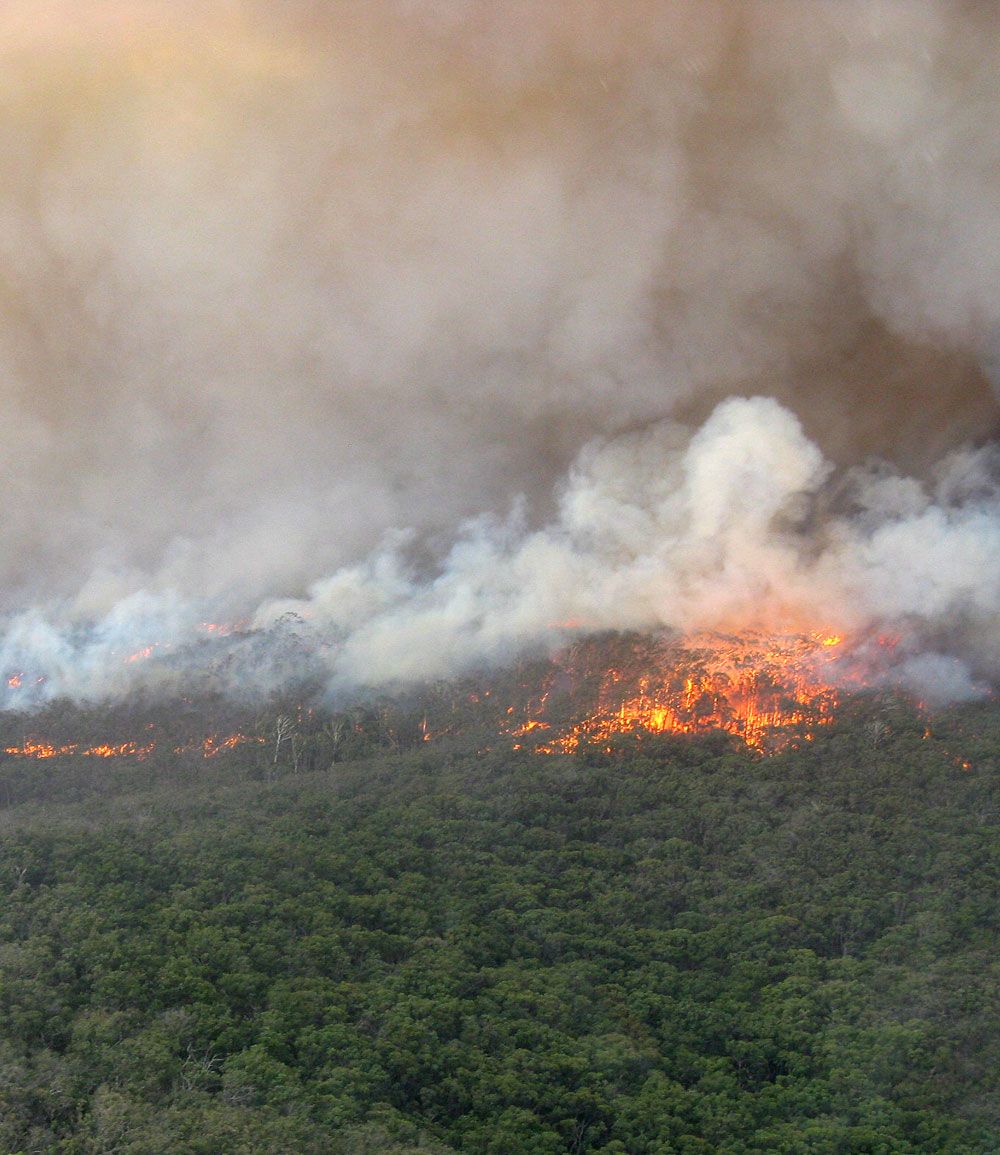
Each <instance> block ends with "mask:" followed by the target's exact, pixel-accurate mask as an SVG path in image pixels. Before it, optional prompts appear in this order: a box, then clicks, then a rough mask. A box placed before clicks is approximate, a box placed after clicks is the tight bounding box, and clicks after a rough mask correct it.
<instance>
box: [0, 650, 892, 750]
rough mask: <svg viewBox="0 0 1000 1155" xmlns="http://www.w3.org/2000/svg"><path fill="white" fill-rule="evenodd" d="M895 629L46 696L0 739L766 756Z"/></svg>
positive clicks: (793, 739)
mask: <svg viewBox="0 0 1000 1155" xmlns="http://www.w3.org/2000/svg"><path fill="white" fill-rule="evenodd" d="M893 641H894V640H893V639H891V638H879V639H872V640H871V642H870V643H868V642H865V641H864V640H859V639H853V638H852V639H847V638H845V637H843V636H841V635H840V634H837V633H833V632H829V631H827V632H822V631H821V632H813V633H796V634H775V633H770V632H765V631H762V630H756V631H743V632H740V633H735V634H724V633H701V634H696V635H691V636H688V637H684V638H682V637H679V636H677V635H668V634H659V635H649V634H606V635H603V636H593V637H588V638H584V639H581V640H579V641H577V642H576V643H574V644H573V645H571V646H569V647H567V648H566V649H564V650H563V651H562V652H561V653H560V654H558V655H556V656H555V657H553V658H549V659H544V660H535V661H524V662H522V663H520V664H519V665H518V666H516V667H514V668H511V669H508V670H506V671H496V670H493V671H489V672H484V673H483V674H482V675H480V676H479V677H478V678H477V677H469V678H465V679H460V680H448V681H441V682H437V683H425V684H424V685H423V686H422V687H418V688H416V689H409V690H406V691H405V692H400V694H398V695H396V696H387V695H383V696H381V697H378V698H376V697H370V698H368V699H367V700H355V701H353V702H349V703H342V704H341V705H340V706H339V707H333V706H330V705H326V706H324V705H321V704H320V703H321V702H322V685H321V684H319V683H317V684H309V683H303V684H301V685H300V686H299V687H298V689H297V691H296V697H295V698H287V697H286V698H283V699H279V697H278V696H276V695H271V696H270V697H268V698H267V699H265V700H263V701H261V700H257V701H255V702H245V703H244V704H242V705H240V704H238V703H237V702H233V701H229V700H228V699H227V698H226V697H225V696H224V695H218V694H217V695H215V696H214V697H213V696H212V695H211V694H206V695H205V696H204V697H202V696H201V695H196V696H195V697H193V698H192V697H189V696H186V697H183V698H180V699H178V700H177V701H175V702H174V703H173V704H170V703H160V706H159V707H150V708H151V709H152V711H153V712H152V713H149V712H146V713H143V707H142V706H141V705H140V704H139V703H138V702H137V703H135V704H133V705H132V706H129V705H127V704H120V705H119V706H117V707H113V706H106V707H104V708H98V707H94V708H93V709H91V711H90V712H89V713H87V712H79V713H74V714H73V716H72V717H70V718H67V717H65V716H63V715H60V713H59V709H58V707H56V706H50V707H48V708H47V710H46V711H43V712H41V713H39V714H33V713H30V712H21V713H17V714H15V713H7V714H5V715H3V717H4V718H5V719H6V727H7V733H6V735H4V736H2V737H0V750H3V752H4V753H5V754H6V755H7V756H8V757H11V758H16V759H36V760H39V759H52V758H117V759H133V760H137V761H142V760H145V759H148V758H150V757H151V756H152V755H153V754H154V753H155V754H156V755H157V757H158V758H159V757H162V756H167V757H169V756H171V755H177V756H184V757H187V758H194V759H196V760H199V761H200V760H202V759H212V758H216V757H219V756H220V755H223V754H228V753H230V752H232V751H234V750H236V749H238V748H240V747H245V746H256V747H259V754H258V755H257V756H256V757H257V761H259V762H260V763H261V765H262V766H263V765H265V764H266V766H267V767H268V768H269V770H268V772H270V770H271V769H273V768H274V767H276V766H277V765H278V764H279V763H281V762H284V761H288V762H289V765H291V766H292V767H293V768H294V769H305V768H313V769H319V768H323V767H326V766H329V765H330V764H332V763H334V762H339V761H348V760H350V759H351V758H353V757H357V756H360V755H362V754H364V753H366V752H368V751H370V750H371V749H373V748H383V749H386V750H389V751H394V752H396V751H402V750H406V749H409V748H412V747H416V746H418V745H422V744H425V743H434V742H438V741H441V740H443V739H447V738H455V737H461V736H462V735H470V734H474V735H475V736H476V741H477V742H480V743H481V745H482V746H483V747H484V748H485V747H490V746H492V745H493V744H494V742H495V741H496V739H497V738H501V739H502V740H506V741H511V742H512V743H513V745H514V748H515V749H530V750H532V751H533V752H536V753H539V754H572V753H573V752H574V751H576V750H577V749H578V748H580V747H581V746H590V745H594V746H598V747H601V746H604V747H608V746H610V745H611V744H612V742H613V740H614V739H615V737H616V736H618V735H623V734H629V735H635V734H644V733H645V734H687V735H701V734H708V733H711V732H713V731H721V732H724V733H727V734H731V735H733V736H734V737H736V738H739V739H740V740H742V741H743V742H744V743H745V744H746V745H747V746H748V747H750V748H751V749H753V750H755V751H758V752H760V753H765V754H766V753H773V752H776V751H779V750H782V749H785V748H787V747H788V746H789V745H793V744H798V743H802V742H811V741H813V739H814V738H815V736H816V732H817V729H818V728H819V727H822V726H825V725H828V724H829V723H831V722H832V721H833V720H834V716H835V713H836V711H837V706H838V702H839V700H840V696H841V694H842V693H843V692H844V691H845V690H850V691H856V690H863V689H865V688H866V687H868V686H871V685H876V684H878V682H879V678H880V676H881V674H884V672H885V671H884V668H883V667H885V666H886V665H887V664H891V662H892V660H893V657H894V654H893V650H894V646H893ZM152 648H153V647H150V649H152ZM310 702H311V703H313V705H312V706H310V705H309V704H308V703H310ZM154 716H155V717H156V718H157V719H158V720H157V721H156V722H152V721H151V720H150V719H151V718H152V717H154ZM140 731H141V733H140Z"/></svg>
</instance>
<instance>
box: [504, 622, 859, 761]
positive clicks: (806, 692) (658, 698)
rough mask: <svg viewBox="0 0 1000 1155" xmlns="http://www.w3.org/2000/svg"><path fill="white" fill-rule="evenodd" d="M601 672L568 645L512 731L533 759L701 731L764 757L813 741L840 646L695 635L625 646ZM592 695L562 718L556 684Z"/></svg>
mask: <svg viewBox="0 0 1000 1155" xmlns="http://www.w3.org/2000/svg"><path fill="white" fill-rule="evenodd" d="M616 649H617V651H618V652H617V653H616V654H615V660H614V661H613V663H612V664H611V665H608V666H607V667H605V668H603V669H601V668H600V667H599V665H595V658H597V657H598V655H597V653H595V649H594V647H593V646H592V645H591V644H589V643H582V644H580V645H579V646H577V647H574V649H573V650H572V651H570V654H569V656H568V661H566V662H565V663H564V664H563V665H562V666H561V668H560V669H559V670H558V671H557V673H556V674H555V676H554V677H553V678H552V680H551V681H550V684H549V685H548V686H547V687H546V689H545V691H544V692H543V693H542V694H541V695H540V696H539V697H538V698H537V699H536V700H535V701H533V702H532V703H530V704H529V707H528V711H529V716H528V717H527V718H526V719H525V721H523V722H522V723H520V724H519V725H517V726H516V727H515V728H514V729H513V730H512V731H511V732H512V734H513V736H514V737H518V738H522V737H523V738H526V739H529V740H530V741H532V742H533V743H534V744H535V747H534V748H535V749H536V750H537V751H538V752H539V753H570V752H572V751H573V750H575V749H576V748H577V747H578V746H579V745H580V744H581V743H591V742H596V743H601V742H605V741H607V740H609V739H610V738H611V737H612V736H613V735H615V734H621V733H635V732H641V731H647V732H652V733H673V734H703V733H707V732H709V731H712V730H723V731H725V732H727V733H730V734H734V735H736V736H737V737H739V738H742V739H743V741H744V742H746V744H747V745H748V746H751V747H753V748H754V749H757V750H761V751H767V750H774V749H777V748H780V747H781V746H783V745H785V744H787V742H789V741H791V740H792V739H793V738H795V737H799V736H801V737H802V738H803V739H805V740H806V741H809V740H811V738H812V736H813V735H812V731H813V729H814V728H815V727H816V726H820V725H824V724H825V723H828V722H830V721H831V720H832V718H833V713H834V709H835V707H836V704H837V690H836V688H835V685H834V683H835V680H836V679H835V677H834V672H833V667H834V665H835V664H836V663H838V660H839V659H840V658H841V657H842V655H843V652H844V640H843V638H842V637H841V636H840V635H837V634H831V633H814V634H806V635H803V634H795V635H777V636H776V635H772V634H766V633H762V632H745V633H741V634H736V635H731V634H699V635H695V636H693V637H690V638H686V639H683V640H679V641H678V640H648V639H644V640H641V641H640V640H632V641H630V642H628V643H625V644H624V645H619V646H618V647H616ZM566 684H577V685H583V686H587V687H589V688H590V692H591V695H592V701H593V703H594V705H593V707H592V708H591V709H589V710H588V711H587V712H586V713H585V714H584V716H582V717H571V716H570V717H568V716H567V713H566V709H565V703H562V702H560V698H561V697H563V692H562V687H563V686H564V685H566Z"/></svg>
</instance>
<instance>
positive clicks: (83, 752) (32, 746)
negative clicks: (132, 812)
mask: <svg viewBox="0 0 1000 1155" xmlns="http://www.w3.org/2000/svg"><path fill="white" fill-rule="evenodd" d="M264 741H266V739H264V738H263V737H260V736H259V735H256V734H227V735H226V736H225V737H219V735H217V734H210V735H209V736H208V737H207V738H204V739H202V740H201V741H200V742H194V743H191V744H189V745H187V746H175V747H173V753H175V754H191V753H200V754H201V755H202V757H204V758H215V757H216V756H217V755H218V754H221V753H223V752H224V751H226V750H234V749H235V748H236V747H237V746H241V745H243V744H244V743H246V742H257V743H259V742H264ZM156 746H157V744H156V742H145V743H141V742H118V743H112V742H99V743H97V744H96V745H94V746H85V747H82V748H81V746H80V743H79V742H69V743H66V744H64V745H61V746H56V745H53V744H52V743H50V742H42V741H39V740H38V739H36V738H26V739H25V740H24V741H23V742H22V743H21V744H20V745H19V746H6V747H4V753H5V754H10V755H11V756H12V757H14V758H39V759H41V758H69V757H73V756H76V757H80V758H135V759H137V760H138V761H140V762H141V761H142V760H143V759H145V758H148V757H149V756H150V754H152V753H153V751H154V750H155V749H156Z"/></svg>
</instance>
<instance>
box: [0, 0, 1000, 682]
mask: <svg viewBox="0 0 1000 1155" xmlns="http://www.w3.org/2000/svg"><path fill="white" fill-rule="evenodd" d="M998 33H1000V16H998V15H997V14H996V13H995V12H994V10H993V9H992V7H991V6H988V5H972V4H966V3H961V2H959V0H954V2H945V0H940V2H923V0H899V2H897V3H891V2H869V0H865V2H863V3H862V2H858V3H851V2H846V0H845V2H843V3H828V2H823V0H760V2H755V0H746V2H744V3H735V2H732V0H719V2H717V3H714V2H712V0H657V2H653V0H649V2H643V0H640V2H638V3H635V4H629V5H620V4H619V5H616V4H612V3H610V2H605V0H585V2H578V3H572V4H571V3H568V2H561V3H552V4H547V5H536V4H534V3H527V2H522V0H518V2H512V3H509V4H505V5H502V6H492V5H491V6H483V5H469V4H464V3H461V2H459V0H438V2H432V3H420V4H417V3H413V2H412V0H382V2H376V3H371V4H367V5H357V6H354V5H328V4H325V3H324V4H321V3H307V2H305V0H302V2H298V0H296V2H289V3H287V4H282V5H274V4H270V3H263V0H260V2H253V0H246V2H243V3H239V2H223V0H219V2H217V3H212V2H209V3H201V4H198V5H195V4H193V3H187V2H185V0H172V2H171V3H169V4H168V3H166V2H165V0H161V2H156V0H82V2H79V0H78V2H77V3H74V4H69V3H68V2H67V0H47V2H44V3H40V2H39V0H11V2H10V3H8V4H6V5H5V6H4V11H3V13H2V14H0V45H2V47H0V65H2V68H0V138H2V139H0V143H2V144H3V148H2V151H0V175H2V186H0V187H2V188H3V189H4V193H3V196H2V199H0V257H2V260H0V397H2V406H3V409H2V412H3V418H4V420H3V425H2V436H3V439H4V451H3V454H2V457H0V471H2V476H0V542H2V546H3V548H2V550H0V611H2V613H3V614H4V616H5V618H6V625H5V627H4V629H3V640H2V642H0V668H2V670H4V671H11V672H14V671H17V672H22V671H23V672H24V674H25V676H26V678H28V679H33V678H35V677H44V679H45V680H44V681H43V682H41V683H37V685H38V687H39V688H38V689H37V691H35V692H36V693H37V694H41V695H50V694H54V693H61V692H69V693H74V694H79V695H82V696H87V697H103V696H116V695H120V694H124V693H127V692H129V690H130V689H131V688H133V687H134V686H136V685H137V684H145V683H153V684H155V683H156V682H157V681H158V680H159V681H166V682H168V683H169V682H170V680H171V679H174V678H177V677H180V673H179V671H180V670H182V669H183V666H184V661H186V660H190V661H191V662H194V663H197V662H198V661H201V660H202V659H201V658H200V657H199V655H201V654H202V653H203V651H204V647H203V646H202V644H201V643H202V642H203V641H204V639H205V631H204V628H203V626H202V624H201V623H203V622H206V621H211V622H218V621H228V622H237V621H244V622H247V623H252V624H253V626H254V627H256V628H257V629H258V630H261V631H266V630H268V629H270V628H271V627H272V625H273V623H274V622H275V621H277V620H280V619H281V618H282V615H287V614H288V613H290V612H291V613H294V614H296V615H298V616H299V617H300V618H301V619H302V620H303V625H302V626H301V629H300V632H304V634H305V635H308V637H309V644H308V645H307V646H306V647H305V648H306V649H309V650H310V652H311V653H313V654H318V655H320V657H319V658H317V659H315V660H316V661H319V663H320V666H321V669H322V672H324V674H325V676H326V677H328V678H329V680H330V682H331V684H333V685H342V684H348V683H362V684H368V683H371V684H378V683H382V682H384V681H387V680H389V681H391V680H396V679H400V678H407V677H415V676H426V675H428V674H439V673H448V672H451V671H453V670H457V669H460V668H462V667H463V666H466V665H469V664H473V663H477V662H481V661H484V660H500V659H503V658H505V657H507V656H509V655H511V654H513V653H515V652H517V651H519V650H520V649H523V648H525V647H538V646H541V647H544V646H547V645H553V644H557V643H558V641H559V640H560V639H563V638H565V637H568V636H572V635H573V634H574V632H576V631H579V630H587V629H604V628H625V627H638V628H647V627H656V626H661V625H667V626H674V627H677V628H681V629H695V628H714V627H720V628H721V627H725V628H730V627H733V626H738V625H739V624H740V623H750V622H753V621H757V622H763V623H764V624H768V625H771V626H774V627H776V628H786V627H787V628H812V627H814V626H815V627H817V628H826V627H829V628H835V629H845V630H846V629H850V630H853V631H857V632H860V633H862V634H864V633H865V632H870V631H875V630H883V629H884V630H893V631H895V632H896V633H898V634H900V635H901V636H905V637H906V638H907V639H908V641H907V644H908V645H909V646H910V647H911V649H912V654H911V657H912V661H910V665H909V666H908V667H907V668H908V669H913V670H917V671H918V673H919V671H921V670H923V671H925V672H926V671H931V673H930V674H928V675H927V677H928V679H930V680H931V681H933V680H934V678H935V677H938V680H939V681H941V682H942V683H943V682H944V681H945V680H948V681H949V684H952V685H955V686H959V685H960V684H961V685H963V686H964V685H973V684H978V681H979V680H980V679H983V678H989V677H992V676H994V675H995V674H996V671H997V669H998V668H1000V629H998V626H997V621H998V610H1000V588H998V577H997V575H998V574H1000V564H998V563H1000V512H998V511H1000V502H998V497H997V488H996V470H995V461H994V459H993V457H992V455H991V453H990V451H989V443H990V442H991V440H992V439H993V438H994V437H995V435H996V432H997V428H998V416H1000V409H998V403H997V396H996V393H995V360H996V357H995V350H996V334H997V333H998V332H1000V181H998V179H997V173H998V171H1000V168H998V166H1000V134H998V132H997V130H996V127H995V119H996V118H995V109H996V107H997V99H998V97H1000V91H998V89H1000V68H998V65H1000V48H998V47H996V46H997V45H1000V35H998ZM288 620H289V619H287V618H286V619H285V621H286V622H287V621H288ZM258 637H259V635H257V634H254V638H258ZM154 643H156V645H157V649H156V650H155V651H154V654H153V655H152V656H151V657H150V658H149V659H142V660H138V661H136V662H133V663H129V662H126V661H125V660H124V659H125V658H126V657H128V656H129V655H131V654H132V653H134V652H136V651H139V650H141V649H143V648H144V647H146V646H148V645H151V644H154ZM231 644H232V645H233V646H235V644H236V643H231ZM247 644H249V643H247ZM254 644H255V645H256V642H255V643H254ZM310 647H311V649H310ZM255 653H256V650H255ZM933 654H940V655H943V657H942V658H941V662H938V663H937V665H935V662H934V661H933V660H930V659H927V660H924V658H926V657H927V655H933ZM908 660H909V659H908ZM942 662H943V663H953V662H958V663H959V664H960V667H961V670H962V671H963V673H962V674H961V675H955V674H954V673H953V672H952V673H949V675H948V679H945V677H944V674H943V672H942V671H943V670H944V669H945V666H944V665H942V664H941V663H942ZM237 665H239V664H238V663H237ZM286 665H287V663H286V664H285V665H282V666H281V670H284V669H285V668H286ZM245 666H252V667H253V668H254V669H255V670H256V671H257V676H258V677H260V678H261V679H262V680H264V681H266V675H264V674H262V673H261V670H263V669H265V668H266V667H264V666H262V665H261V663H260V661H257V660H255V661H254V662H252V663H243V666H240V667H239V668H240V669H243V668H244V667H245ZM935 669H937V670H938V672H939V673H938V675H934V674H933V670H935ZM948 669H949V670H952V667H951V666H950V665H949V666H948ZM236 676H237V675H234V677H236ZM240 676H242V675H240ZM275 676H276V677H277V676H284V675H283V674H281V673H276V674H275ZM907 678H908V679H909V680H910V681H911V682H912V681H914V680H916V681H919V677H918V674H914V675H912V676H911V675H909V674H907ZM963 679H965V680H964V681H963ZM11 697H12V700H13V699H14V698H15V695H14V694H13V693H12V695H11ZM21 700H24V698H23V692H22V697H21Z"/></svg>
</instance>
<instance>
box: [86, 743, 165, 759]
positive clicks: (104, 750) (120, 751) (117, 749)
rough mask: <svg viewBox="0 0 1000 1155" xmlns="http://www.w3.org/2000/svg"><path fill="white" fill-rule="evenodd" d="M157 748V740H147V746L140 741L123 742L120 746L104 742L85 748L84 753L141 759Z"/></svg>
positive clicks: (93, 755)
mask: <svg viewBox="0 0 1000 1155" xmlns="http://www.w3.org/2000/svg"><path fill="white" fill-rule="evenodd" d="M155 749H156V743H155V742H147V743H146V745H145V746H140V745H139V743H138V742H122V743H121V744H120V745H118V746H112V745H109V744H108V743H107V742H102V743H101V744H100V745H99V746H91V747H90V748H89V749H87V750H84V751H83V754H84V756H85V757H91V758H138V759H140V761H141V760H142V759H143V758H148V757H149V755H150V754H152V752H153V751H154V750H155Z"/></svg>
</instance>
